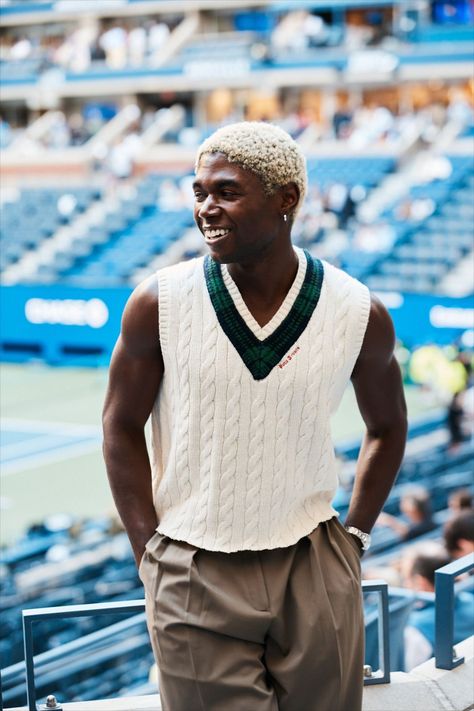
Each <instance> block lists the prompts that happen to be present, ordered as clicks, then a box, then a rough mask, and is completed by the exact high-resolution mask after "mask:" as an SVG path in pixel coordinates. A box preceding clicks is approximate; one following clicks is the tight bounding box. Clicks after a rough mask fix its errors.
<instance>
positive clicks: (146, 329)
mask: <svg viewBox="0 0 474 711" xmlns="http://www.w3.org/2000/svg"><path fill="white" fill-rule="evenodd" d="M121 336H122V341H123V344H124V346H125V348H126V349H127V351H129V352H130V353H133V354H135V355H143V354H145V353H148V352H150V350H157V351H159V345H160V344H159V319H158V278H157V275H156V274H152V275H151V276H149V277H148V278H147V279H145V280H144V281H142V282H141V283H140V284H139V285H138V286H137V287H136V288H135V289H134V290H133V292H132V294H131V295H130V298H129V299H128V301H127V304H126V306H125V310H124V312H123V316H122V331H121Z"/></svg>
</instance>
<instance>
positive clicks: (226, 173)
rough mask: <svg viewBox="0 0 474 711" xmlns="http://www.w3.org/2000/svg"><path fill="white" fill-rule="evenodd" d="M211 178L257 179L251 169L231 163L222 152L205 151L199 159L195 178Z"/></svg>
mask: <svg viewBox="0 0 474 711" xmlns="http://www.w3.org/2000/svg"><path fill="white" fill-rule="evenodd" d="M203 177H205V178H206V179H211V180H232V181H235V182H240V183H241V182H246V181H248V180H258V178H257V176H256V175H255V174H254V173H252V171H250V170H247V169H246V168H243V167H242V166H241V165H239V164H238V163H232V162H231V161H229V160H228V159H227V157H226V156H225V155H224V154H223V153H205V154H204V155H203V156H202V158H201V160H200V161H199V166H198V169H197V172H196V180H197V181H199V180H200V179H201V178H203Z"/></svg>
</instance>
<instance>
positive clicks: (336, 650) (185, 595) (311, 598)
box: [140, 518, 364, 711]
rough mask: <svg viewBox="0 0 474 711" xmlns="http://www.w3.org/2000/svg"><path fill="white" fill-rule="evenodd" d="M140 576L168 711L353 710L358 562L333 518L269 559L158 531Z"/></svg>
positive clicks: (359, 632) (359, 670)
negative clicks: (211, 548) (195, 543)
mask: <svg viewBox="0 0 474 711" xmlns="http://www.w3.org/2000/svg"><path fill="white" fill-rule="evenodd" d="M140 576H141V578H142V581H143V583H144V586H145V594H146V609H147V622H148V629H149V633H150V638H151V643H152V646H153V651H154V654H155V658H156V661H157V664H158V669H159V678H160V693H161V701H162V707H163V711H360V709H361V705H362V690H363V656H364V621H363V612H362V593H361V585H360V554H359V546H358V543H357V541H356V540H355V539H353V537H352V536H351V535H350V534H348V533H347V532H346V531H345V530H344V528H343V527H342V525H341V524H340V523H339V522H338V520H337V519H336V518H333V519H331V520H330V521H326V522H324V523H321V524H320V525H319V526H318V527H317V528H316V529H315V530H314V531H313V532H312V533H311V534H309V535H308V536H305V537H304V538H302V539H301V540H299V541H298V542H297V543H296V544H295V545H293V546H290V547H289V548H276V549H274V550H264V551H239V552H236V553H220V552H213V551H206V550H203V549H199V548H196V547H195V546H192V545H189V544H188V543H184V542H181V541H175V540H172V539H170V538H168V537H166V536H162V535H161V534H159V533H156V534H155V535H154V536H153V537H152V539H151V540H150V541H149V543H148V544H147V547H146V551H145V554H144V556H143V559H142V562H141V564H140Z"/></svg>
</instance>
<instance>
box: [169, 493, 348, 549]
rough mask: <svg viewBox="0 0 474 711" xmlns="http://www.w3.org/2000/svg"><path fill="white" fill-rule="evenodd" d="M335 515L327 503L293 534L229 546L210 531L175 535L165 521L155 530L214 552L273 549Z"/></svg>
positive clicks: (299, 537) (287, 546) (176, 539)
mask: <svg viewBox="0 0 474 711" xmlns="http://www.w3.org/2000/svg"><path fill="white" fill-rule="evenodd" d="M335 516H336V517H339V513H338V511H336V509H334V508H333V507H332V506H331V505H327V506H325V507H324V513H323V510H322V507H321V510H320V511H319V512H318V516H317V517H315V519H314V520H313V521H312V523H311V525H310V526H309V527H304V528H303V527H302V528H301V530H298V531H296V532H295V534H294V535H293V536H281V537H278V536H274V537H273V538H272V540H271V541H270V540H265V539H264V538H263V537H262V538H261V539H260V540H259V541H258V543H256V544H255V545H252V546H248V545H244V544H243V542H242V543H241V544H238V543H234V544H231V545H229V546H218V545H216V543H215V541H214V540H213V538H212V535H211V533H209V534H208V535H206V536H204V538H203V539H201V538H200V539H199V540H197V539H195V538H194V537H193V535H192V534H190V535H189V536H176V535H175V534H174V532H173V530H172V528H171V527H168V526H167V525H166V521H164V522H162V523H160V524H159V526H158V528H157V529H156V530H157V531H158V533H160V534H161V535H162V536H167V537H168V538H171V539H172V540H174V541H181V542H183V543H188V544H189V545H191V546H195V547H196V548H201V549H202V550H206V551H213V552H215V553H237V552H239V551H266V550H275V549H276V548H289V547H290V546H293V545H295V543H298V541H299V540H301V538H304V537H305V536H308V535H309V534H310V533H312V531H314V530H315V528H317V527H318V526H319V524H320V523H324V522H325V521H329V520H330V519H331V518H334V517H335Z"/></svg>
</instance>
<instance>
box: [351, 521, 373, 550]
mask: <svg viewBox="0 0 474 711" xmlns="http://www.w3.org/2000/svg"><path fill="white" fill-rule="evenodd" d="M344 528H345V529H346V531H347V533H350V534H351V535H353V536H356V538H358V539H359V541H360V542H361V543H362V550H364V551H367V550H369V548H370V541H371V536H370V533H364V531H361V530H360V528H356V527H355V526H344Z"/></svg>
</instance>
